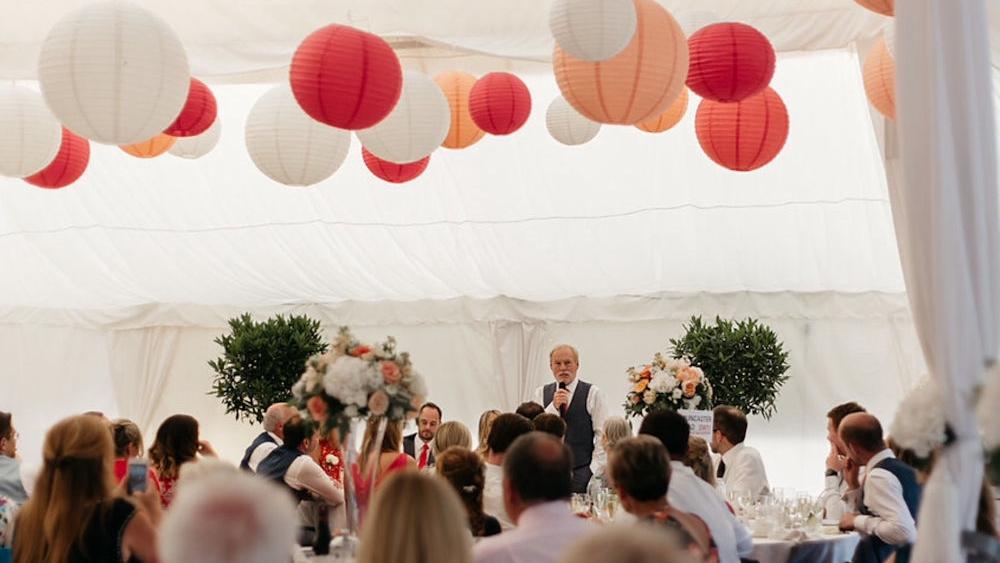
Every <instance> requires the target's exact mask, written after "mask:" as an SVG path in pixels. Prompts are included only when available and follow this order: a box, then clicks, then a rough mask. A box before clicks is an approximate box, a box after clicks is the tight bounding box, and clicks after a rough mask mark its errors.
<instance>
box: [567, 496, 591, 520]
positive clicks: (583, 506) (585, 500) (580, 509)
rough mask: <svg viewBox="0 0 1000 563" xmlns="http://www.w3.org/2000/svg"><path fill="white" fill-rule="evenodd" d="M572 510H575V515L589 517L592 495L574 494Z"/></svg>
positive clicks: (571, 504) (571, 503) (571, 501)
mask: <svg viewBox="0 0 1000 563" xmlns="http://www.w3.org/2000/svg"><path fill="white" fill-rule="evenodd" d="M570 508H571V509H572V510H573V514H584V515H588V516H589V515H590V495H585V494H582V493H573V496H572V497H570Z"/></svg>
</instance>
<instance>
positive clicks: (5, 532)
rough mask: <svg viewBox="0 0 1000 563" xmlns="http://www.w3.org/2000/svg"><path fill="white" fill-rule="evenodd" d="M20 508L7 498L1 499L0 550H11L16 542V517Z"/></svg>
mask: <svg viewBox="0 0 1000 563" xmlns="http://www.w3.org/2000/svg"><path fill="white" fill-rule="evenodd" d="M18 508H20V506H19V505H18V504H17V503H16V502H14V501H12V500H10V499H9V498H7V497H0V549H10V547H11V545H12V542H13V541H14V516H15V515H16V514H17V509H18Z"/></svg>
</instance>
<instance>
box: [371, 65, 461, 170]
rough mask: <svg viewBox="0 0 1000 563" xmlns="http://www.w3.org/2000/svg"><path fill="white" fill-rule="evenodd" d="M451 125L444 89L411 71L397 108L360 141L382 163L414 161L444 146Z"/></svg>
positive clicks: (404, 84)
mask: <svg viewBox="0 0 1000 563" xmlns="http://www.w3.org/2000/svg"><path fill="white" fill-rule="evenodd" d="M450 126H451V110H450V108H449V107H448V100H446V99H445V97H444V94H443V93H442V92H441V89H440V88H438V86H437V84H435V83H434V81H433V80H431V79H430V78H429V77H428V76H427V75H425V74H422V73H419V72H415V71H412V70H408V71H406V72H404V73H403V92H402V94H400V96H399V101H398V102H397V103H396V107H394V108H393V109H392V112H390V113H389V115H388V116H387V117H386V118H385V119H383V120H382V121H380V122H379V123H378V124H377V125H375V126H374V127H371V128H369V129H363V130H361V131H358V140H359V141H361V144H362V145H363V146H364V147H365V148H367V149H368V151H369V152H371V153H372V154H374V155H375V156H377V157H379V158H381V159H382V160H388V161H389V162H402V163H405V162H414V161H417V160H420V159H421V158H423V157H425V156H427V155H429V154H431V153H432V152H434V149H436V148H438V147H440V146H441V143H443V142H444V140H445V138H446V137H447V136H448V128H449V127H450Z"/></svg>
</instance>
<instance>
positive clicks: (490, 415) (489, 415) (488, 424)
mask: <svg viewBox="0 0 1000 563" xmlns="http://www.w3.org/2000/svg"><path fill="white" fill-rule="evenodd" d="M500 414H501V412H500V411H498V410H496V409H490V410H488V411H485V412H483V414H481V415H479V445H478V446H477V447H476V453H477V454H479V457H482V458H484V459H485V458H486V454H487V453H489V449H490V447H489V445H488V444H487V443H486V441H487V439H488V438H489V437H490V429H491V428H493V421H494V420H496V418H497V417H498V416H500Z"/></svg>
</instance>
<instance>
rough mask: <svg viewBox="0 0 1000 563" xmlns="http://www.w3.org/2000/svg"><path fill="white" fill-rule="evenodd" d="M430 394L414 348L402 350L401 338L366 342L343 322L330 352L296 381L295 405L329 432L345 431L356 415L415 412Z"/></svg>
mask: <svg viewBox="0 0 1000 563" xmlns="http://www.w3.org/2000/svg"><path fill="white" fill-rule="evenodd" d="M426 395H427V386H426V384H425V383H424V379H423V377H421V376H420V374H418V373H417V372H416V371H415V370H414V369H413V365H412V364H411V363H410V355H409V353H407V352H397V351H396V339H395V338H393V337H391V336H390V337H388V338H387V339H386V341H385V342H382V343H377V344H374V345H370V344H364V343H361V342H359V341H358V340H357V339H356V338H355V337H354V335H353V334H351V331H350V329H349V328H347V327H341V328H340V331H339V332H338V334H337V339H336V340H334V341H333V344H332V346H331V348H330V351H329V352H326V353H323V354H317V355H315V356H313V357H311V358H309V361H308V362H306V369H305V373H303V374H302V377H300V378H299V380H298V382H297V383H295V385H293V386H292V397H293V398H292V401H291V404H292V405H293V406H295V407H296V408H298V409H299V411H300V412H301V413H302V416H303V418H306V419H307V420H311V421H313V422H315V423H317V424H320V425H322V430H323V432H324V433H326V432H329V431H331V430H333V429H334V428H338V429H340V430H341V435H345V434H346V433H347V432H348V429H349V425H350V421H351V419H356V418H367V417H368V416H370V415H378V416H383V417H385V418H386V419H388V420H391V421H397V420H404V419H406V418H407V417H410V416H413V415H415V414H416V412H417V409H418V408H420V405H421V403H423V401H424V397H425V396H426Z"/></svg>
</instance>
